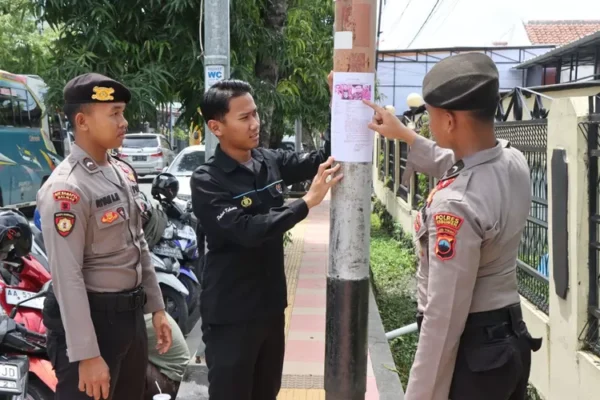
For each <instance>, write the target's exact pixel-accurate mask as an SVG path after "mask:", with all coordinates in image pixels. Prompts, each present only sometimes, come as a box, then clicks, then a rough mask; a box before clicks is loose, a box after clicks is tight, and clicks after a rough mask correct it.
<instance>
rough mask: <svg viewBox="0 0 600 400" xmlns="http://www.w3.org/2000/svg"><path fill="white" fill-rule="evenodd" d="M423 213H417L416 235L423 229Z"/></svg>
mask: <svg viewBox="0 0 600 400" xmlns="http://www.w3.org/2000/svg"><path fill="white" fill-rule="evenodd" d="M421 224H422V221H421V213H420V212H419V213H417V217H416V218H415V233H417V232H419V230H420V229H421Z"/></svg>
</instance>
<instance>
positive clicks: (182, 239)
mask: <svg viewBox="0 0 600 400" xmlns="http://www.w3.org/2000/svg"><path fill="white" fill-rule="evenodd" d="M153 193H154V200H155V204H154V206H153V207H151V211H150V212H151V213H152V216H151V217H150V218H159V217H160V218H162V219H163V220H164V222H165V227H164V229H162V230H158V231H156V230H154V231H155V232H153V229H151V228H148V229H147V228H146V227H144V232H145V233H146V235H147V236H149V237H148V238H147V241H148V242H149V244H150V243H152V246H151V251H152V252H153V253H154V254H156V255H157V256H159V257H160V258H161V259H165V258H166V257H169V258H174V259H176V260H177V261H178V262H179V265H180V267H179V273H178V274H177V279H178V281H179V282H180V283H181V284H182V285H183V286H184V287H185V289H186V290H185V292H184V291H182V290H179V289H177V288H176V287H174V286H173V285H172V287H171V288H168V287H165V288H164V289H163V296H164V300H165V307H166V309H167V311H168V312H169V314H170V315H171V316H172V317H173V319H175V320H176V321H177V324H178V325H179V326H180V328H181V330H182V332H183V333H184V335H187V334H188V333H189V332H190V331H191V330H192V329H193V328H194V326H195V325H196V323H197V322H198V320H199V319H200V310H199V306H200V282H199V281H198V278H197V277H196V274H195V264H194V263H195V261H196V260H197V259H198V249H197V245H196V233H195V231H194V229H193V228H192V226H191V225H192V224H191V223H190V220H189V217H187V216H186V215H185V212H184V211H183V210H181V209H180V208H179V206H178V205H177V204H176V203H175V202H172V201H169V200H168V199H165V198H164V196H161V195H160V194H158V193H157V190H156V187H155V185H154V184H153ZM144 198H145V196H144ZM145 200H146V201H148V200H147V199H145ZM149 203H150V202H149ZM152 222H153V223H155V224H156V225H159V224H158V223H156V222H155V221H152ZM150 223H151V222H149V224H150ZM174 290H175V291H176V292H177V293H175V292H174ZM183 293H185V296H184V298H183V301H181V300H182V299H181V297H180V296H179V295H180V294H183Z"/></svg>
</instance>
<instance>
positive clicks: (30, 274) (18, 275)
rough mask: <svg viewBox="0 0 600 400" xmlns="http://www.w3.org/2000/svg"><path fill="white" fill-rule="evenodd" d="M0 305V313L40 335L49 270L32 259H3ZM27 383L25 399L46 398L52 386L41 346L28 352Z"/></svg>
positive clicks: (51, 393) (53, 378)
mask: <svg viewBox="0 0 600 400" xmlns="http://www.w3.org/2000/svg"><path fill="white" fill-rule="evenodd" d="M0 264H1V265H0V275H1V276H2V280H0V292H1V293H2V295H0V306H1V307H2V310H1V312H2V314H7V313H10V318H12V319H14V320H15V321H16V322H17V323H21V324H23V326H24V327H25V328H26V329H28V330H29V331H31V332H35V333H37V334H39V335H41V336H42V337H44V335H45V333H46V327H45V326H44V323H43V319H42V309H43V307H44V298H43V297H44V296H45V290H47V287H48V285H49V283H50V274H49V273H48V272H47V271H46V270H45V269H44V267H43V266H41V265H40V264H39V263H38V262H37V261H36V260H35V259H33V258H30V257H22V258H21V259H13V260H10V259H9V260H4V261H2V262H0ZM28 357H29V359H28V370H29V383H28V389H27V396H26V397H24V398H25V399H32V400H50V399H53V398H54V391H55V390H56V384H57V380H56V376H55V375H54V371H53V369H52V365H51V363H50V361H49V360H48V358H47V354H46V352H45V348H44V349H38V350H36V352H34V353H30V354H28Z"/></svg>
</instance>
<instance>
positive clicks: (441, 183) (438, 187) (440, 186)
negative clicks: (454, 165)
mask: <svg viewBox="0 0 600 400" xmlns="http://www.w3.org/2000/svg"><path fill="white" fill-rule="evenodd" d="M455 180H456V178H450V179H446V180H443V181H439V182H438V184H437V185H435V187H434V188H433V189H431V191H430V192H429V196H427V201H426V203H425V204H426V206H427V207H429V206H430V205H431V202H432V201H433V195H434V194H436V193H437V192H438V191H439V190H442V189H444V188H447V187H448V186H449V185H450V184H451V183H452V182H454V181H455Z"/></svg>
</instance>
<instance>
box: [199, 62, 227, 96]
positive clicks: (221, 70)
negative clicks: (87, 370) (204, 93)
mask: <svg viewBox="0 0 600 400" xmlns="http://www.w3.org/2000/svg"><path fill="white" fill-rule="evenodd" d="M224 78H225V67H224V66H222V65H207V66H206V68H205V69H204V83H205V85H204V86H205V87H206V90H208V88H210V87H211V86H212V85H214V84H215V83H217V82H219V81H220V80H223V79H224Z"/></svg>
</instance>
